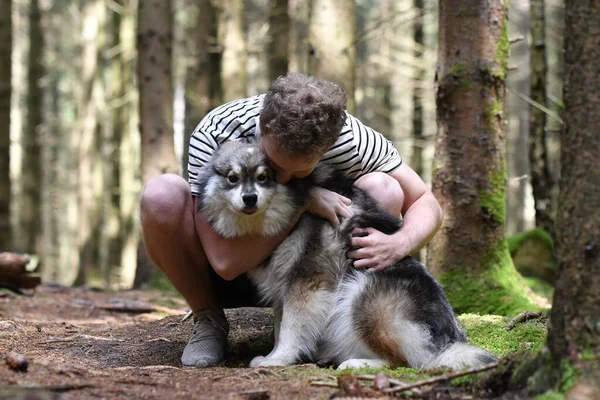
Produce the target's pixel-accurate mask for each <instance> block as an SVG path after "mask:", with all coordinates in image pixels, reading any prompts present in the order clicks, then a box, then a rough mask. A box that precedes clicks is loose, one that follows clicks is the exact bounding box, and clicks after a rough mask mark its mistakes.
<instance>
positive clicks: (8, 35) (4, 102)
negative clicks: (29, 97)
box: [0, 0, 12, 251]
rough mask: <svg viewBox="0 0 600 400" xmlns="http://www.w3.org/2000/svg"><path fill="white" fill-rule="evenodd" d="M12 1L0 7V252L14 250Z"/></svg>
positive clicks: (6, 1)
mask: <svg viewBox="0 0 600 400" xmlns="http://www.w3.org/2000/svg"><path fill="white" fill-rule="evenodd" d="M11 55H12V1H8V0H5V1H3V2H2V3H1V4H0V121H4V122H2V123H1V124H0V251H2V250H9V249H10V248H11V246H12V242H11V240H12V237H11V227H10V193H11V189H10V99H11V93H12V90H11V88H12V85H11V75H12V73H11V72H12V68H11V63H12V57H11Z"/></svg>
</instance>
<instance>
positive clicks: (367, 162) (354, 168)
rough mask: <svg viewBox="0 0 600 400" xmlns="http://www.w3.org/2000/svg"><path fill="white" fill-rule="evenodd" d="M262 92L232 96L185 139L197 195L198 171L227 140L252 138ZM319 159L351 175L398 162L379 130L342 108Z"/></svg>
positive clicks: (256, 130) (386, 168)
mask: <svg viewBox="0 0 600 400" xmlns="http://www.w3.org/2000/svg"><path fill="white" fill-rule="evenodd" d="M264 97H265V95H264V94H261V95H257V96H253V97H249V98H246V99H241V100H235V101H232V102H229V103H226V104H223V105H222V106H220V107H217V108H215V109H214V110H212V111H211V112H209V113H208V114H207V115H206V116H205V117H204V118H203V119H202V121H200V123H199V124H198V126H197V127H196V129H194V132H193V133H192V136H191V138H190V143H189V163H188V173H189V182H190V186H191V188H192V194H193V195H198V194H199V193H200V187H199V186H198V183H197V176H198V171H199V170H200V168H202V166H203V165H204V164H206V163H207V162H208V161H209V160H210V159H211V157H212V155H213V154H214V152H215V151H216V150H217V149H218V148H219V147H220V146H221V145H222V144H223V143H225V142H227V141H228V140H244V141H246V142H255V141H256V138H257V137H258V135H259V134H260V130H259V123H258V115H259V113H260V109H261V108H262V104H263V100H264ZM321 161H323V162H326V163H328V164H330V165H332V166H333V167H334V168H335V169H336V170H338V171H341V172H343V173H345V174H346V175H347V176H348V177H349V178H351V179H357V178H359V177H361V176H362V175H364V174H367V173H370V172H375V171H379V172H386V173H387V172H391V171H393V170H394V169H396V168H398V167H399V166H400V165H401V164H402V158H401V157H400V155H399V154H398V151H397V150H396V148H395V147H394V145H393V143H392V142H391V141H389V140H387V139H386V138H385V137H384V136H383V135H382V134H381V133H379V132H377V131H374V130H373V129H371V128H369V127H367V126H365V125H363V124H362V123H361V122H360V121H359V120H358V119H356V118H354V117H353V116H352V115H350V114H349V113H347V112H346V121H345V122H344V126H343V127H342V130H341V132H340V137H339V139H338V140H337V142H336V143H335V144H334V145H333V146H332V147H331V148H330V149H329V150H328V151H327V152H326V153H325V154H324V155H323V157H322V159H321Z"/></svg>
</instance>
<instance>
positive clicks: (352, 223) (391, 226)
mask: <svg viewBox="0 0 600 400" xmlns="http://www.w3.org/2000/svg"><path fill="white" fill-rule="evenodd" d="M401 227H402V220H401V219H398V218H396V217H394V216H392V215H390V214H388V213H387V212H385V211H380V210H378V211H376V212H365V213H362V214H358V215H355V216H353V217H351V218H350V219H349V220H348V223H347V224H345V226H344V230H343V232H342V235H345V236H348V235H349V234H350V233H351V232H352V230H353V229H354V228H375V229H377V230H378V231H380V232H383V233H385V234H386V235H391V234H393V233H396V232H397V231H398V229H400V228H401Z"/></svg>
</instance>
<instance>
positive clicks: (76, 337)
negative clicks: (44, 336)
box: [37, 333, 123, 344]
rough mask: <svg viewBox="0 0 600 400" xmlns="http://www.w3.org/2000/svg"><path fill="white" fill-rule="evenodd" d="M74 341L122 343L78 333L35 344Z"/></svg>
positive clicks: (118, 340) (117, 340) (119, 340)
mask: <svg viewBox="0 0 600 400" xmlns="http://www.w3.org/2000/svg"><path fill="white" fill-rule="evenodd" d="M75 339H88V340H99V341H107V342H122V341H123V340H122V339H115V338H108V337H103V336H92V335H84V334H82V333H78V334H76V335H71V336H68V337H66V338H62V339H53V340H47V341H45V342H38V343H37V344H49V343H60V342H71V341H73V340H75Z"/></svg>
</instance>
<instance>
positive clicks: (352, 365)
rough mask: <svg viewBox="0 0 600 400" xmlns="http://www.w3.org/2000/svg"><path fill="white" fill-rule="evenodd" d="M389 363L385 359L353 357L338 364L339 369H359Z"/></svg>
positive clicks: (377, 366) (382, 365)
mask: <svg viewBox="0 0 600 400" xmlns="http://www.w3.org/2000/svg"><path fill="white" fill-rule="evenodd" d="M387 365H388V362H387V361H385V360H370V359H364V358H352V359H350V360H346V361H344V362H343V363H341V364H340V365H339V366H338V369H358V368H365V367H369V368H381V367H385V366H387Z"/></svg>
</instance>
